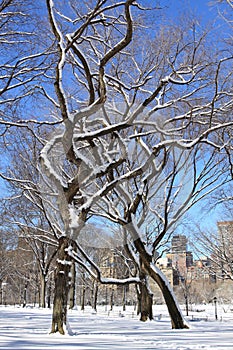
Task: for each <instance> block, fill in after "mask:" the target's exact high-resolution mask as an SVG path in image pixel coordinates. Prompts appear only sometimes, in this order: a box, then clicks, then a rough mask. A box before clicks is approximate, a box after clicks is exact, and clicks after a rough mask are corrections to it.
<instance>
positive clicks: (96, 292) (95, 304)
mask: <svg viewBox="0 0 233 350" xmlns="http://www.w3.org/2000/svg"><path fill="white" fill-rule="evenodd" d="M93 288H94V296H93V309H94V310H95V311H97V299H98V290H99V285H98V282H97V281H96V282H94V285H93Z"/></svg>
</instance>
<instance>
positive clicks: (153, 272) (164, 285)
mask: <svg viewBox="0 0 233 350" xmlns="http://www.w3.org/2000/svg"><path fill="white" fill-rule="evenodd" d="M133 237H134V236H133ZM134 245H135V247H136V248H137V249H138V252H139V255H140V261H141V264H143V269H144V271H145V272H146V273H147V274H148V275H149V276H150V277H151V278H152V279H153V280H154V281H155V282H156V283H157V285H158V286H159V288H160V290H161V292H162V294H163V297H164V300H165V303H166V305H167V308H168V312H169V315H170V317H171V324H172V328H175V329H183V328H189V327H188V325H187V323H186V322H185V320H184V318H183V315H182V312H181V310H180V308H179V306H178V304H177V302H176V299H175V296H174V294H173V292H172V290H171V287H170V285H169V282H168V281H167V279H166V277H165V276H164V275H163V274H162V272H161V271H160V270H158V269H157V268H156V266H155V265H154V264H152V257H151V255H149V254H148V253H147V252H146V250H145V247H144V245H143V242H142V241H141V240H140V239H139V238H137V239H135V240H134Z"/></svg>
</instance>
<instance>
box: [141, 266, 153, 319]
mask: <svg viewBox="0 0 233 350" xmlns="http://www.w3.org/2000/svg"><path fill="white" fill-rule="evenodd" d="M139 276H140V280H141V283H140V284H139V293H140V314H141V317H140V321H143V322H145V321H147V320H148V318H149V319H150V320H152V319H153V309H152V306H153V294H152V293H151V292H150V289H149V285H148V274H147V273H146V272H145V269H144V264H143V263H142V262H141V263H140V273H139Z"/></svg>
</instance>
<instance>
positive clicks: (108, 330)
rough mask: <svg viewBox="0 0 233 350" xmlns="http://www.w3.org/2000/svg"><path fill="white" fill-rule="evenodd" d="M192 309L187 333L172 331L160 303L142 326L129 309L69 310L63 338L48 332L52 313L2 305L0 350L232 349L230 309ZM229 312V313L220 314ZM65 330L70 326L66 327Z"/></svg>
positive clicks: (0, 311)
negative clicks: (189, 327) (152, 316)
mask: <svg viewBox="0 0 233 350" xmlns="http://www.w3.org/2000/svg"><path fill="white" fill-rule="evenodd" d="M194 309H196V311H190V316H189V320H190V324H191V325H192V328H191V329H189V330H188V329H185V330H172V329H171V324H170V320H169V317H168V314H167V311H166V307H165V306H164V305H155V306H154V315H155V317H154V320H153V321H149V322H146V323H143V322H140V321H139V320H138V317H137V315H136V312H135V310H134V309H133V307H130V306H128V307H126V311H125V312H123V311H122V308H120V307H114V308H113V311H109V306H108V307H107V308H106V306H99V307H98V309H97V313H94V312H93V310H92V309H91V308H90V307H86V308H85V310H84V311H81V310H80V308H79V307H78V308H77V310H69V325H70V327H71V330H72V332H70V331H69V334H67V335H59V334H49V329H50V323H51V310H49V309H39V308H19V307H13V306H6V307H5V306H1V307H0V349H2V350H6V349H8V350H10V349H17V350H22V349H24V350H29V349H30V350H32V349H35V350H42V349H43V350H44V349H48V350H51V349H53V350H55V349H56V350H59V349H60V350H72V349H75V350H77V349H80V350H87V349H88V350H97V349H101V350H102V349H108V350H109V349H115V350H117V349H122V350H123V349H124V350H127V349H130V350H131V349H144V350H146V349H147V350H149V349H150V350H152V349H157V350H159V349H167V350H171V349H173V350H191V349H192V350H193V349H204V350H206V349H209V350H211V349H212V350H213V349H218V350H222V349H233V341H232V340H233V312H232V311H231V307H230V306H229V307H228V308H227V307H224V308H223V307H221V306H220V305H218V317H219V320H215V311H214V305H211V304H210V305H201V306H200V307H196V308H195V307H194ZM224 310H225V311H227V312H224ZM67 328H68V329H69V327H67Z"/></svg>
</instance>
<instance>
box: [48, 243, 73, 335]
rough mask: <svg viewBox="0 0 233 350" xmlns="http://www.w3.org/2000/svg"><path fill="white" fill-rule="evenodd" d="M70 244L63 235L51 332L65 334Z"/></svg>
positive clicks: (59, 249)
mask: <svg viewBox="0 0 233 350" xmlns="http://www.w3.org/2000/svg"><path fill="white" fill-rule="evenodd" d="M69 244H70V240H69V239H68V238H67V237H61V238H60V239H59V247H58V258H57V267H56V272H55V294H54V303H53V316H52V329H51V333H56V332H59V333H60V334H65V327H66V323H67V302H68V294H69V272H70V267H71V264H72V262H71V259H70V257H69V255H68V254H67V251H66V249H67V248H68V247H69Z"/></svg>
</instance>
